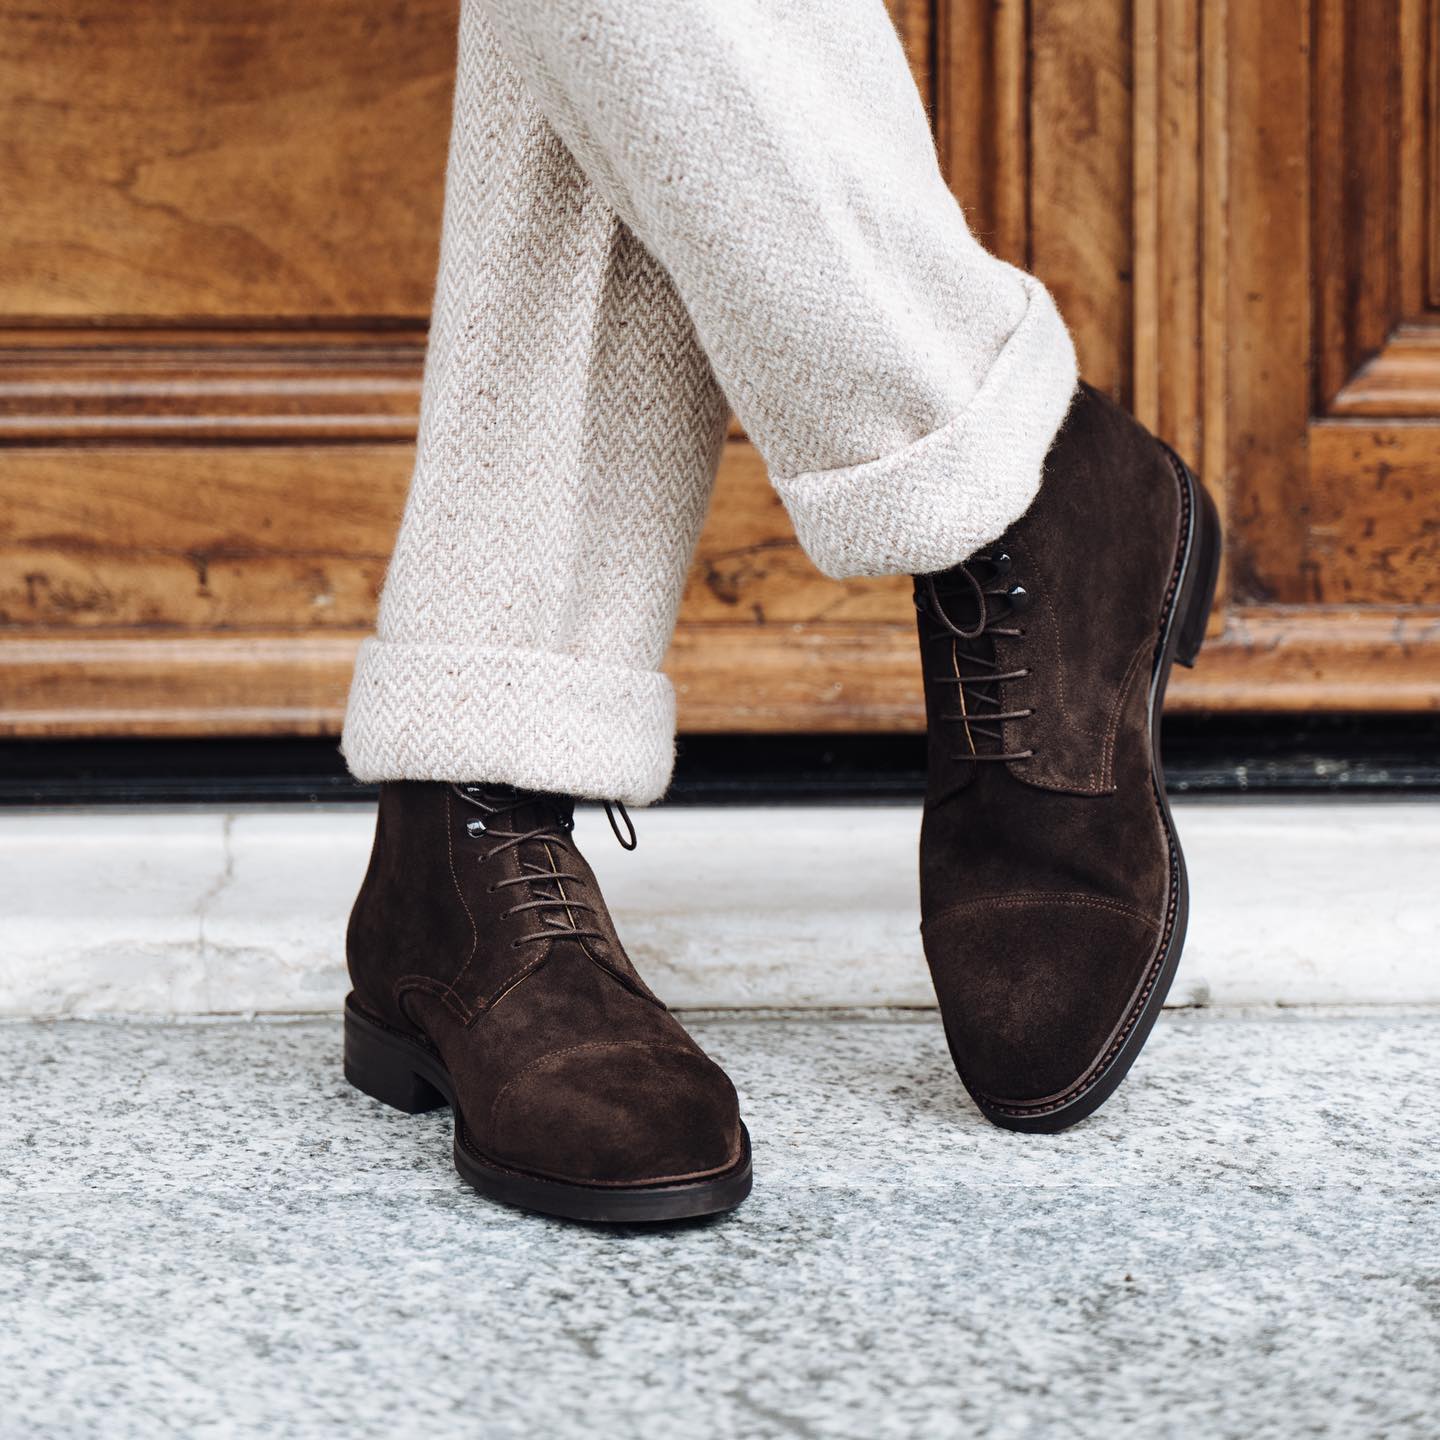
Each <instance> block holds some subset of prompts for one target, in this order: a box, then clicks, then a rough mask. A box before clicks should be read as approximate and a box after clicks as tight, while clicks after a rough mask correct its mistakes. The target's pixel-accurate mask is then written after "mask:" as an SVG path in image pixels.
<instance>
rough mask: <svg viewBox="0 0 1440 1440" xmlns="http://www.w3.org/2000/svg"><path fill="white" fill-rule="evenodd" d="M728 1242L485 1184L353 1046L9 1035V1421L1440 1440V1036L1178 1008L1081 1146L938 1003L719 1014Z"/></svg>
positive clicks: (1378, 1024)
mask: <svg viewBox="0 0 1440 1440" xmlns="http://www.w3.org/2000/svg"><path fill="white" fill-rule="evenodd" d="M695 1029H696V1030H697V1032H698V1033H699V1034H700V1035H701V1038H702V1039H703V1040H704V1041H705V1043H706V1044H707V1045H709V1047H710V1048H711V1049H712V1051H713V1052H714V1053H715V1054H716V1055H717V1056H718V1057H719V1058H720V1059H721V1060H722V1061H724V1062H725V1063H726V1064H727V1065H728V1066H729V1067H730V1069H731V1072H732V1074H734V1076H735V1077H736V1080H737V1082H738V1084H739V1086H740V1089H741V1092H742V1096H743V1098H744V1100H745V1104H746V1113H747V1117H748V1119H749V1122H750V1126H751V1130H752V1132H753V1134H754V1138H755V1165H756V1177H757V1179H756V1192H755V1195H754V1196H753V1198H752V1199H751V1201H750V1202H749V1203H748V1204H747V1205H746V1206H744V1207H743V1208H742V1209H741V1210H740V1211H739V1212H738V1213H737V1214H736V1215H735V1216H733V1217H731V1218H729V1219H727V1220H724V1221H721V1222H717V1223H708V1224H700V1225H692V1226H690V1227H686V1228H676V1229H671V1230H666V1231H658V1232H652V1233H645V1232H641V1231H622V1232H618V1233H617V1232H602V1231H591V1230H586V1229H583V1228H579V1227H575V1226H569V1225H564V1224H561V1223H557V1222H550V1221H545V1220H539V1219H534V1218H530V1217H525V1216H521V1215H517V1214H512V1213H509V1212H506V1211H502V1210H499V1209H497V1208H494V1207H492V1206H490V1205H487V1204H486V1203H484V1202H483V1201H480V1200H479V1199H477V1198H476V1197H474V1196H473V1195H472V1194H471V1193H470V1192H469V1191H468V1190H466V1189H465V1188H464V1186H462V1185H461V1184H460V1182H459V1181H458V1180H457V1179H456V1177H455V1175H454V1173H453V1171H452V1170H451V1168H450V1163H449V1159H448V1156H447V1149H448V1137H449V1130H448V1121H447V1120H446V1119H445V1118H442V1116H437V1115H432V1116H427V1117H421V1118H418V1119H412V1118H407V1117H404V1116H401V1115H398V1114H395V1113H394V1112H390V1111H386V1110H383V1109H381V1108H380V1107H379V1106H378V1105H375V1104H374V1103H373V1102H371V1101H369V1100H367V1099H365V1098H363V1097H361V1096H360V1095H358V1094H356V1093H354V1092H353V1091H350V1090H349V1089H348V1088H347V1087H346V1086H345V1084H344V1082H343V1081H342V1080H341V1078H340V1074H339V1058H338V1057H339V1044H338V1042H339V1028H338V1024H337V1023H335V1022H332V1021H329V1020H313V1019H312V1020H305V1021H303V1022H294V1023H285V1022H269V1023H262V1024H245V1023H243V1022H232V1023H224V1024H209V1025H206V1024H199V1025H194V1024H192V1025H177V1026H163V1025H138V1024H114V1023H112V1024H81V1023H75V1022H70V1023H60V1024H48V1025H27V1024H23V1023H22V1024H10V1025H5V1026H0V1435H3V1436H5V1437H10V1436H45V1437H49V1436H86V1437H89V1436H103V1437H105V1440H128V1437H132V1436H133V1437H147V1440H148V1437H156V1436H168V1435H177V1436H187V1437H208V1436H244V1437H249V1436H262V1435H263V1436H270V1435H274V1436H284V1437H299V1440H304V1437H311V1436H332V1435H333V1436H342V1435H343V1436H346V1437H352V1440H354V1437H368V1436H385V1437H408V1436H412V1435H414V1436H421V1435H423V1436H427V1437H448V1436H483V1437H487V1440H488V1437H511V1436H515V1437H519V1436H539V1437H547V1440H548V1437H569V1436H579V1435H587V1436H588V1435H602V1436H620V1437H624V1436H636V1437H644V1440H648V1437H657V1440H658V1437H667V1440H668V1437H672V1436H703V1437H727V1440H728V1437H750V1436H754V1437H770V1436H776V1437H792V1436H801V1437H803V1436H820V1437H856V1440H886V1437H892V1436H893V1437H897V1440H898V1437H904V1440H912V1437H930V1436H936V1437H951V1436H953V1437H957V1440H958V1437H982V1436H983V1437H992V1436H993V1437H1011V1436H1017V1437H1018V1436H1026V1437H1028V1436H1037V1437H1039V1436H1061V1435H1064V1436H1070V1435H1077V1436H1091V1435H1109V1434H1113V1433H1115V1429H1116V1427H1120V1428H1121V1429H1122V1430H1124V1429H1126V1428H1128V1427H1131V1426H1133V1427H1134V1433H1142V1434H1145V1435H1147V1436H1175V1437H1186V1440H1194V1437H1210V1436H1227V1437H1228V1436H1235V1437H1242V1436H1243V1437H1246V1440H1261V1437H1271V1436H1273V1437H1287V1440H1288V1437H1296V1436H1308V1435H1337V1436H1339V1435H1343V1436H1346V1437H1369V1436H1387V1437H1391V1436H1404V1437H1409V1436H1415V1437H1422V1436H1423V1437H1427V1440H1430V1437H1433V1436H1435V1435H1436V1434H1437V1433H1440V1381H1437V1376H1440V1203H1437V1202H1440V1107H1437V1105H1436V1103H1435V1093H1436V1092H1435V1086H1436V1080H1435V1075H1436V1068H1437V1061H1440V1015H1437V1014H1435V1013H1433V1012H1412V1013H1388V1014H1370V1015H1365V1014H1360V1015H1348V1016H1341V1015H1322V1016H1316V1015H1302V1014H1294V1013H1288V1014H1287V1013H1283V1012H1281V1013H1274V1012H1272V1013H1270V1014H1266V1015H1229V1016H1225V1015H1213V1014H1212V1015H1206V1014H1194V1013H1189V1012H1185V1013H1178V1014H1171V1015H1167V1016H1166V1017H1165V1019H1164V1020H1163V1021H1162V1023H1161V1025H1160V1027H1159V1029H1158V1031H1157V1034H1156V1037H1155V1039H1154V1041H1153V1042H1152V1043H1151V1046H1150V1048H1149V1050H1148V1051H1147V1053H1146V1055H1145V1057H1144V1058H1143V1059H1142V1061H1141V1062H1140V1064H1139V1066H1138V1067H1137V1069H1136V1071H1135V1073H1134V1075H1133V1076H1132V1079H1131V1081H1130V1083H1129V1084H1128V1085H1127V1086H1126V1087H1125V1088H1124V1089H1123V1090H1122V1091H1121V1092H1120V1094H1119V1095H1118V1096H1117V1098H1116V1099H1115V1101H1113V1102H1112V1103H1111V1104H1110V1105H1109V1106H1108V1107H1107V1108H1106V1109H1105V1110H1104V1111H1102V1112H1101V1114H1100V1115H1099V1116H1097V1117H1096V1118H1095V1119H1094V1120H1092V1121H1091V1122H1089V1123H1087V1124H1086V1125H1084V1126H1082V1127H1080V1128H1079V1129H1077V1130H1075V1131H1072V1132H1071V1133H1070V1134H1068V1135H1065V1136H1060V1137H1021V1136H1013V1135H1007V1134H1003V1133H1002V1132H1000V1131H997V1130H994V1129H992V1128H990V1127H989V1126H987V1125H986V1124H985V1123H984V1122H983V1121H982V1120H980V1119H979V1117H978V1116H977V1115H976V1113H975V1112H974V1110H973V1109H971V1108H970V1107H969V1105H968V1104H967V1103H966V1102H965V1101H964V1099H963V1097H962V1096H961V1094H960V1092H959V1090H958V1087H957V1085H956V1083H955V1081H954V1079H953V1077H952V1074H951V1072H950V1069H949V1064H948V1060H947V1057H946V1054H945V1050H944V1045H943V1041H942V1038H941V1036H940V1033H939V1030H938V1026H937V1024H936V1022H935V1020H934V1018H933V1017H932V1016H924V1017H922V1018H918V1019H909V1020H906V1019H889V1020H871V1019H849V1020H824V1019H816V1018H814V1017H811V1018H806V1019H779V1018H777V1019H769V1020H754V1019H750V1020H733V1019H719V1020H710V1021H706V1022H697V1023H696V1025H695Z"/></svg>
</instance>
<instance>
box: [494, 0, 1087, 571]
mask: <svg viewBox="0 0 1440 1440" xmlns="http://www.w3.org/2000/svg"><path fill="white" fill-rule="evenodd" d="M467 3H469V4H472V5H481V6H483V8H484V9H485V11H486V13H487V14H488V15H489V16H490V18H491V19H492V21H493V22H494V24H495V27H496V32H497V34H498V35H499V37H500V40H501V43H502V44H503V46H504V48H505V51H506V55H507V57H508V58H509V59H510V60H511V61H512V62H513V63H514V65H515V66H516V68H517V69H518V70H519V71H520V73H521V74H522V75H523V77H524V79H525V81H526V83H527V85H528V86H529V88H530V90H531V92H532V93H533V95H534V96H535V97H536V99H537V101H538V102H539V104H540V107H541V109H542V110H543V111H544V112H545V114H546V116H547V117H548V118H549V120H550V122H551V123H552V125H553V126H554V127H555V129H556V130H557V132H558V133H559V134H560V135H561V136H562V137H563V138H564V140H565V142H566V144H567V145H568V146H569V147H570V149H571V151H572V152H573V153H574V154H575V156H576V157H577V159H578V160H579V162H580V164H581V165H582V166H583V168H584V169H585V171H586V173H587V175H588V176H589V177H590V179H591V180H592V181H593V182H594V183H595V184H596V186H597V187H598V188H599V189H600V190H601V191H602V193H603V194H604V195H605V196H606V198H607V199H608V200H609V202H610V203H611V205H612V206H613V207H614V208H615V209H616V211H617V212H618V213H619V214H620V215H621V216H622V217H623V219H624V220H625V222H626V223H627V224H628V225H629V226H630V227H631V229H632V230H633V231H634V232H635V234H636V235H638V236H639V238H640V239H641V240H642V241H643V242H644V243H645V245H646V247H647V248H648V249H649V250H650V251H651V252H652V253H653V254H654V255H655V256H656V257H657V258H658V259H659V260H660V261H661V262H662V263H663V265H664V266H665V268H666V270H667V272H668V273H669V274H670V276H671V278H672V279H673V280H674V282H675V285H676V287H677V289H678V291H679V293H680V295H681V297H682V298H683V300H684V302H685V305H686V307H687V308H688V310H689V312H690V314H691V316H692V317H693V319H694V321H695V324H696V328H697V330H698V331H699V334H700V338H701V341H702V343H703V345H704V347H705V350H706V352H707V354H708V355H709V358H710V361H711V363H712V365H713V366H714V368H715V371H716V374H717V375H718V377H719V379H720V382H721V384H722V385H723V387H724V389H725V391H726V393H727V395H728V397H729V399H730V402H731V404H733V405H734V407H735V409H736V412H737V413H738V415H739V417H740V419H741V420H742V421H743V422H744V424H745V427H746V429H747V431H748V432H749V434H750V435H751V437H752V438H753V439H754V441H755V443H756V444H757V446H758V447H759V449H760V451H761V453H762V454H763V455H764V457H765V459H766V462H767V464H768V466H769V469H770V473H771V476H772V478H773V480H774V482H775V485H776V487H777V489H778V490H779V492H780V495H781V497H782V498H783V499H784V501H785V504H786V506H787V507H788V509H789V511H790V515H791V517H792V519H793V521H794V523H795V528H796V532H797V534H798V536H799V538H800V541H801V543H802V544H803V545H804V546H805V548H806V550H807V551H808V552H809V554H810V556H811V557H812V559H813V560H814V561H815V562H816V563H817V564H818V565H819V567H820V568H821V569H822V570H825V571H826V572H828V573H830V574H832V575H837V576H845V575H858V574H884V573H893V572H903V571H917V572H919V571H929V570H938V569H943V568H946V567H948V566H950V565H953V564H955V563H956V562H958V561H960V560H963V559H965V558H966V557H967V556H968V555H969V554H971V553H972V552H973V551H975V550H976V549H978V548H979V547H980V546H982V545H984V544H986V543H987V542H989V541H990V540H993V539H994V538H996V537H997V536H998V535H999V534H1000V533H1001V532H1002V531H1003V530H1005V529H1006V528H1007V527H1008V526H1009V525H1010V524H1011V523H1012V522H1013V521H1014V520H1016V519H1017V518H1018V517H1019V516H1020V515H1021V514H1022V513H1023V512H1024V510H1025V509H1026V508H1027V506H1028V505H1029V502H1030V501H1031V499H1032V498H1033V497H1034V494H1035V492H1036V490H1037V488H1038V486H1039V480H1040V470H1041V463H1042V460H1043V458H1044V456H1045V453H1046V451H1047V449H1048V448H1049V446H1050V443H1051V440H1052V439H1053V438H1054V435H1055V432H1056V430H1057V428H1058V426H1059V423H1060V421H1061V419H1062V418H1063V416H1064V413H1065V410H1066V408H1067V406H1068V405H1069V402H1070V399H1071V396H1072V393H1073V391H1074V385H1075V358H1074V351H1073V348H1072V346H1071V344H1070V340H1069V336H1068V335H1067V333H1066V331H1065V328H1064V326H1063V324H1062V323H1061V321H1060V319H1059V316H1058V315H1057V314H1056V311H1055V308H1054V306H1053V304H1052V303H1051V300H1050V297H1049V295H1048V294H1047V293H1046V291H1045V290H1044V288H1043V287H1042V286H1041V285H1040V284H1039V283H1038V282H1037V281H1035V280H1034V279H1033V278H1032V277H1030V276H1027V275H1024V274H1022V273H1021V272H1019V271H1017V270H1015V269H1013V268H1012V267H1010V266H1008V265H1005V264H1003V263H1002V262H1000V261H998V260H996V259H995V258H994V257H992V256H990V255H988V254H987V253H986V252H985V251H984V250H983V249H982V248H981V247H980V246H979V244H978V243H977V242H976V241H975V239H974V237H973V236H972V235H971V234H970V232H969V230H968V228H967V226H966V224H965V220H964V216H963V215H962V213H961V211H960V209H959V207H958V206H957V204H956V203H955V201H954V199H953V197H952V196H951V194H950V193H949V191H948V189H947V188H946V186H945V183H944V181H943V179H942V177H941V175H940V172H939V168H938V165H937V163H936V157H935V151H934V146H933V143H932V141H931V137H930V133H929V129H928V126H927V124H926V119H925V115H924V112H923V108H922V106H921V103H920V100H919V97H918V95H917V93H916V90H915V86H914V83H913V81H912V80H911V77H910V73H909V70H908V67H907V66H906V64H905V59H904V56H903V53H902V51H901V48H900V44H899V41H898V38H897V36H896V34H895V32H894V29H893V27H892V26H891V24H890V21H889V18H888V16H887V14H886V12H885V10H884V7H883V5H882V3H881V0H545V3H544V4H537V3H535V0H467Z"/></svg>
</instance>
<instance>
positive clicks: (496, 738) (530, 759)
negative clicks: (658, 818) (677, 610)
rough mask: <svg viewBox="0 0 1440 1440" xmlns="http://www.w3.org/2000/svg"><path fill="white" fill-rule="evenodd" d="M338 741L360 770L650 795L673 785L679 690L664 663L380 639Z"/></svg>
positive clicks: (363, 774) (372, 646)
mask: <svg viewBox="0 0 1440 1440" xmlns="http://www.w3.org/2000/svg"><path fill="white" fill-rule="evenodd" d="M341 749H342V750H343V751H344V754H345V759H346V762H347V763H348V765H349V766H350V770H351V773H352V774H353V775H354V776H355V777H356V779H358V780H365V781H372V782H373V781H380V780H450V781H457V782H460V781H484V782H490V783H496V784H505V785H515V786H517V787H519V788H521V789H526V790H542V791H547V792H549V793H552V794H563V795H575V796H578V797H581V798H584V799H591V800H623V801H624V802H625V803H626V804H629V805H648V804H650V803H651V802H652V801H655V800H658V799H659V798H660V797H661V796H662V795H663V794H664V793H665V787H666V786H667V785H668V784H669V783H670V771H671V768H672V767H673V765H674V760H675V692H674V689H673V687H672V686H671V684H670V681H669V680H668V679H667V678H666V677H665V676H664V675H662V674H660V673H659V672H657V671H653V670H641V669H630V668H627V667H624V666H618V665H602V664H598V663H597V662H595V661H593V660H586V659H581V658H578V657H576V656H573V655H561V654H556V653H554V652H551V651H545V650H518V649H508V648H502V647H491V646H456V645H425V644H409V643H396V642H391V641H383V640H380V639H377V638H373V637H372V638H371V639H368V640H366V641H365V642H364V643H363V644H362V645H361V647H360V654H359V658H358V660H357V662H356V666H355V679H354V682H353V683H352V685H351V687H350V703H349V707H348V709H347V711H346V715H345V733H344V737H343V739H342V741H341Z"/></svg>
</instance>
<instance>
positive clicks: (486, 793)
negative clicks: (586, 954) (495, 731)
mask: <svg viewBox="0 0 1440 1440" xmlns="http://www.w3.org/2000/svg"><path fill="white" fill-rule="evenodd" d="M452 788H453V789H454V791H455V793H456V794H457V795H458V796H459V797H460V798H461V799H462V800H464V801H465V802H466V804H469V805H473V806H475V807H476V808H477V809H479V810H482V811H484V812H485V813H484V815H483V816H476V817H475V818H473V819H471V820H467V821H466V822H465V830H466V833H467V834H469V835H470V836H472V837H473V838H476V839H478V838H479V837H480V836H482V835H484V836H485V837H486V838H487V839H489V840H492V841H494V842H496V843H494V844H492V845H491V846H490V848H489V849H488V850H487V851H486V852H485V854H483V855H482V856H481V857H480V861H481V863H482V864H484V863H486V862H487V861H490V860H493V859H495V857H496V856H497V855H502V854H503V853H504V852H505V851H507V850H514V851H515V856H516V860H517V861H518V863H519V866H520V874H519V875H515V876H512V877H511V878H510V879H508V880H496V881H495V882H494V883H493V884H492V885H491V886H490V891H491V893H492V894H494V893H495V892H496V891H498V890H508V889H513V888H517V887H519V886H525V887H526V889H527V890H528V893H529V894H530V896H531V897H532V898H530V899H521V900H519V901H518V902H517V903H516V904H514V905H512V906H511V907H510V908H509V909H508V910H506V911H505V912H504V916H505V917H506V918H508V917H509V916H511V915H519V914H522V913H526V912H529V913H531V914H533V915H534V917H535V919H536V921H537V922H539V928H537V929H535V930H531V931H527V932H526V933H525V934H523V935H520V936H518V937H517V938H516V939H514V940H512V941H511V942H510V943H511V947H512V948H513V949H519V948H520V946H521V945H526V944H533V943H534V942H535V941H537V940H553V939H554V938H555V937H556V936H557V935H562V936H564V937H565V938H566V939H567V940H601V941H604V940H607V939H608V938H609V937H608V936H607V935H606V934H605V932H604V931H603V930H599V929H596V928H595V924H594V920H593V918H592V919H591V920H590V921H589V922H588V924H587V923H581V921H579V920H577V918H576V916H577V913H578V914H580V915H586V914H588V915H590V916H591V917H593V916H594V915H595V914H596V913H597V912H596V907H595V906H594V905H593V904H591V903H590V901H588V900H585V899H582V898H580V897H579V896H575V895H569V894H567V893H566V890H565V882H566V881H567V880H570V881H573V882H574V883H575V884H577V885H583V884H584V883H585V878H584V876H582V875H576V874H573V873H572V872H570V871H566V870H561V869H560V868H559V867H558V866H557V865H556V864H555V857H554V855H553V854H552V852H551V850H550V845H551V844H556V845H559V846H561V847H562V849H568V848H569V839H570V832H571V831H572V830H574V828H575V819H574V816H572V815H566V814H563V813H562V812H561V811H559V810H550V812H549V821H548V823H541V824H537V825H532V826H530V827H529V828H528V829H519V830H512V829H506V828H504V827H503V826H501V825H499V824H497V823H496V822H497V821H498V820H501V819H503V818H504V816H505V815H506V814H514V813H515V812H517V811H519V810H521V809H524V808H525V807H526V806H531V807H537V808H539V809H540V810H541V812H542V814H543V813H544V812H545V811H546V810H547V809H549V807H548V806H547V805H546V803H545V800H544V798H543V797H542V796H534V797H530V796H526V797H523V798H522V799H521V800H520V801H519V803H518V804H517V803H516V802H515V798H514V796H513V795H510V794H507V793H506V792H504V791H497V790H494V789H487V788H486V787H485V786H483V785H455V786H453V787H452ZM616 810H618V811H619V812H620V815H621V816H622V817H623V819H624V821H625V828H626V830H627V831H628V832H629V838H628V839H627V838H626V836H624V835H622V834H621V833H620V826H619V824H618V823H617V822H616V819H615V812H616ZM605 814H606V817H607V818H608V819H609V821H610V828H611V830H613V831H614V832H615V838H616V840H618V841H619V842H620V845H621V847H622V848H623V849H625V850H633V849H634V848H635V846H636V845H637V844H638V843H639V842H638V840H637V837H636V834H635V823H634V821H632V820H631V819H630V813H629V811H627V810H626V809H625V806H624V805H623V804H621V802H620V801H618V800H616V801H613V802H612V801H609V800H607V801H606V802H605ZM530 844H537V845H542V846H543V847H544V853H545V857H546V859H547V860H548V861H549V864H548V865H540V864H537V863H536V862H535V861H534V860H532V859H530V858H529V856H527V855H526V853H525V851H524V850H523V849H521V847H522V846H524V845H530ZM552 887H553V889H552ZM524 893H525V892H522V894H524Z"/></svg>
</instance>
